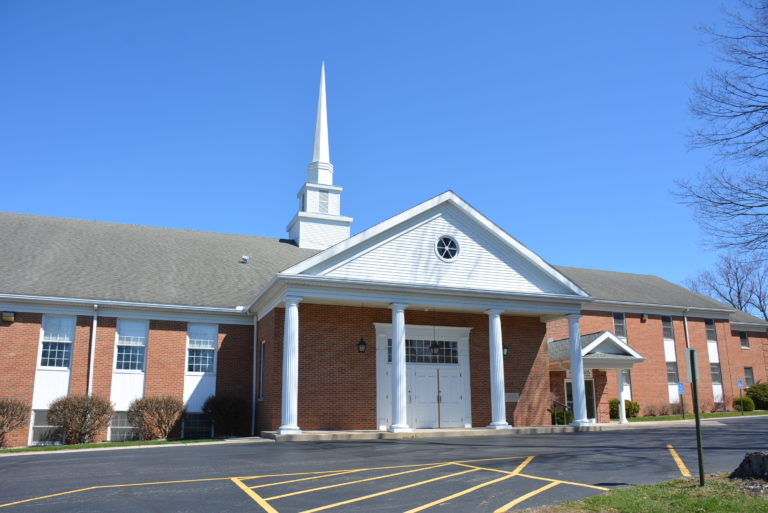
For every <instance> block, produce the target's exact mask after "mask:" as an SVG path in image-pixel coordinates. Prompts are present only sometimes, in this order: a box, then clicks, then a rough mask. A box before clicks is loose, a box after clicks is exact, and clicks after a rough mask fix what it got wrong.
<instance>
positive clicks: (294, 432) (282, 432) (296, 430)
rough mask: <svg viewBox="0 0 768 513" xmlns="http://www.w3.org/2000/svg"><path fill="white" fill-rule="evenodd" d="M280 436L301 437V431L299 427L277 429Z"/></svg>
mask: <svg viewBox="0 0 768 513" xmlns="http://www.w3.org/2000/svg"><path fill="white" fill-rule="evenodd" d="M277 434H278V435H300V434H301V429H299V426H280V427H279V428H277Z"/></svg>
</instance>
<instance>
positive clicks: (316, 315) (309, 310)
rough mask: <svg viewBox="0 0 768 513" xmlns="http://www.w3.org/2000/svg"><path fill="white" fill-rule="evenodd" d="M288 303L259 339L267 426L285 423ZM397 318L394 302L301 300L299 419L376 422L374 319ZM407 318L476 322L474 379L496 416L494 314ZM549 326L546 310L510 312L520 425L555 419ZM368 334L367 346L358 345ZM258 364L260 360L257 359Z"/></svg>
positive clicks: (484, 416) (475, 396)
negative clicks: (364, 304) (542, 316)
mask: <svg viewBox="0 0 768 513" xmlns="http://www.w3.org/2000/svg"><path fill="white" fill-rule="evenodd" d="M283 320H284V310H283V309H280V308H279V309H275V310H274V311H272V312H270V313H269V314H268V315H267V316H265V317H264V318H263V319H262V320H261V321H260V322H259V327H258V330H259V342H261V341H262V340H265V341H266V342H267V351H266V355H267V356H266V359H265V376H264V383H265V385H264V391H263V392H264V400H263V401H260V403H259V414H258V426H259V430H260V431H261V430H274V429H277V428H278V427H279V426H280V411H281V394H282V390H281V386H282V342H283ZM375 322H379V323H391V322H392V313H391V311H390V310H389V309H373V308H360V307H346V306H329V305H314V304H309V303H300V304H299V355H300V356H299V405H298V408H299V412H298V416H299V420H298V423H299V427H301V428H302V429H305V430H319V429H376V427H377V424H376V352H375V339H376V332H375V326H374V323H375ZM405 322H406V324H416V325H432V324H434V325H438V326H455V327H470V328H472V330H471V332H470V341H469V352H470V356H469V358H470V387H471V394H472V421H473V425H475V426H486V425H488V424H490V422H491V412H490V408H491V407H490V384H489V373H490V370H489V360H488V317H487V316H486V315H478V314H465V313H448V312H438V313H434V312H425V311H419V310H406V312H405ZM544 334H545V326H544V325H543V324H542V323H541V322H540V321H539V320H538V318H524V317H511V316H503V317H502V336H503V339H504V345H507V346H509V347H510V351H509V354H508V356H507V357H506V359H505V380H506V387H507V390H506V391H507V392H517V393H519V394H520V402H519V403H517V404H515V403H508V405H507V415H508V417H507V420H508V421H509V422H510V423H513V422H514V423H516V424H518V425H522V424H525V425H529V424H544V423H548V422H549V421H548V418H549V417H548V415H549V414H548V413H547V408H548V404H549V374H548V362H547V357H546V346H545V345H544V344H543V340H544ZM361 336H362V337H363V338H364V339H365V340H366V342H367V343H368V350H367V351H366V352H365V353H362V354H361V353H358V352H357V342H358V340H359V339H360V337H361ZM257 368H258V367H257Z"/></svg>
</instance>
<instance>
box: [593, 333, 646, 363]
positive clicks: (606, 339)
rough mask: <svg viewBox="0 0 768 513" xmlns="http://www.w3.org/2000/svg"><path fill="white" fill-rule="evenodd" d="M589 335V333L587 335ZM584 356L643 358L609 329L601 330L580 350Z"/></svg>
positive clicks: (640, 359)
mask: <svg viewBox="0 0 768 513" xmlns="http://www.w3.org/2000/svg"><path fill="white" fill-rule="evenodd" d="M587 336H589V335H587ZM581 355H582V356H584V357H589V356H594V357H601V356H608V357H610V356H624V357H629V358H634V359H637V360H639V361H642V360H643V359H644V358H643V357H642V356H641V355H640V353H638V352H637V351H635V350H634V349H632V348H631V347H629V345H628V344H627V343H626V342H624V341H622V340H621V339H620V338H618V337H617V336H616V335H614V334H613V333H611V332H610V331H604V332H602V333H601V334H600V335H599V336H598V337H597V338H595V340H593V341H592V342H590V343H589V344H588V345H586V346H585V347H584V348H583V349H582V350H581Z"/></svg>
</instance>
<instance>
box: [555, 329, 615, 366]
mask: <svg viewBox="0 0 768 513" xmlns="http://www.w3.org/2000/svg"><path fill="white" fill-rule="evenodd" d="M603 333H605V331H598V332H595V333H587V334H585V335H582V336H581V348H582V349H584V348H585V347H587V346H588V345H589V344H591V343H592V342H594V341H595V339H597V337H599V336H600V335H602V334H603ZM547 352H548V353H549V359H550V360H559V359H561V358H570V356H571V353H570V350H569V348H568V339H567V338H561V339H559V340H552V341H550V342H549V343H548V344H547Z"/></svg>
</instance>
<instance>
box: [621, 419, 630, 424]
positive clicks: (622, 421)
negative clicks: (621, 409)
mask: <svg viewBox="0 0 768 513" xmlns="http://www.w3.org/2000/svg"><path fill="white" fill-rule="evenodd" d="M619 424H629V421H628V420H620V421H619Z"/></svg>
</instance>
